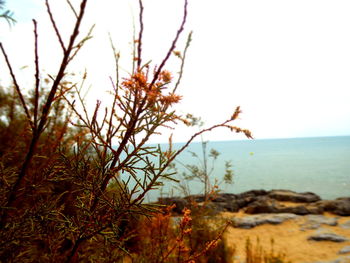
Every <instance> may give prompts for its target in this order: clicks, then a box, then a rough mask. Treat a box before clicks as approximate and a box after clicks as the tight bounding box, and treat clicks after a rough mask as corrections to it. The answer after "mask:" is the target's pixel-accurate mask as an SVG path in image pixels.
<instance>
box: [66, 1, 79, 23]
mask: <svg viewBox="0 0 350 263" xmlns="http://www.w3.org/2000/svg"><path fill="white" fill-rule="evenodd" d="M67 3H68V5H69V7H70V9H71V10H72V11H73V13H74V15H75V18H77V19H78V13H77V12H76V11H75V9H74V7H73V5H72V3H71V2H70V1H69V0H67Z"/></svg>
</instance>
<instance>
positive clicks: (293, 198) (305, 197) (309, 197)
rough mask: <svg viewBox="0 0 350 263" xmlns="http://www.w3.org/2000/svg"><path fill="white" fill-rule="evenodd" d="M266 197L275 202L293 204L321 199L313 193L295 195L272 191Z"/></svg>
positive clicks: (293, 193)
mask: <svg viewBox="0 0 350 263" xmlns="http://www.w3.org/2000/svg"><path fill="white" fill-rule="evenodd" d="M268 196H269V197H270V198H273V199H275V200H277V201H287V202H294V203H312V202H316V201H319V200H321V198H320V197H319V196H318V195H316V194H314V193H310V192H306V193H296V192H293V191H289V190H272V191H270V192H269V194H268Z"/></svg>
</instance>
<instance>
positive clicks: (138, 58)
mask: <svg viewBox="0 0 350 263" xmlns="http://www.w3.org/2000/svg"><path fill="white" fill-rule="evenodd" d="M139 5H140V14H139V20H140V32H139V39H138V45H137V70H140V68H141V60H142V58H141V56H142V54H141V53H142V34H143V4H142V0H139Z"/></svg>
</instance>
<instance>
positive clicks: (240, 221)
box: [232, 214, 297, 229]
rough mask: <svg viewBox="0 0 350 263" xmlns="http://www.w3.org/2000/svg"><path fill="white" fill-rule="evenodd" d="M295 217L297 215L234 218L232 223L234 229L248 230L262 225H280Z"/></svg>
mask: <svg viewBox="0 0 350 263" xmlns="http://www.w3.org/2000/svg"><path fill="white" fill-rule="evenodd" d="M296 217H297V215H294V214H259V215H252V216H246V217H243V218H234V219H233V220H232V222H233V225H234V227H237V228H245V229H249V228H253V227H256V226H258V225H263V224H273V225H277V224H281V223H283V222H284V221H286V220H289V219H294V218H296Z"/></svg>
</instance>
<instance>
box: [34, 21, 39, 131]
mask: <svg viewBox="0 0 350 263" xmlns="http://www.w3.org/2000/svg"><path fill="white" fill-rule="evenodd" d="M33 23H34V39H35V44H34V45H35V47H34V53H35V94H34V127H35V129H36V128H37V125H38V104H39V85H40V78H39V72H40V71H39V55H38V31H37V22H36V21H35V19H33Z"/></svg>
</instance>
